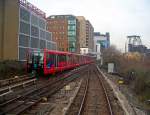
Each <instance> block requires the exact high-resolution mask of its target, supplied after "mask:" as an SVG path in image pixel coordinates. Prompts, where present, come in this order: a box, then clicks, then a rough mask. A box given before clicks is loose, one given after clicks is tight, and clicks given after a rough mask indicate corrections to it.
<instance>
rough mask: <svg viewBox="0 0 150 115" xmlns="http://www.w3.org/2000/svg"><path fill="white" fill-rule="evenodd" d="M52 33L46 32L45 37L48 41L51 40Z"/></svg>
mask: <svg viewBox="0 0 150 115" xmlns="http://www.w3.org/2000/svg"><path fill="white" fill-rule="evenodd" d="M51 36H52V34H51V33H49V32H46V39H47V40H48V41H51V40H52V37H51Z"/></svg>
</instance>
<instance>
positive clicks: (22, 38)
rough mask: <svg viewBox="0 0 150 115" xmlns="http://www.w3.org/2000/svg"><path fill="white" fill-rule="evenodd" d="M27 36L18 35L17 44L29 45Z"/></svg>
mask: <svg viewBox="0 0 150 115" xmlns="http://www.w3.org/2000/svg"><path fill="white" fill-rule="evenodd" d="M29 38H30V37H29V36H26V35H19V46H24V47H28V46H29Z"/></svg>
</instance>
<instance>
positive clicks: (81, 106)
mask: <svg viewBox="0 0 150 115" xmlns="http://www.w3.org/2000/svg"><path fill="white" fill-rule="evenodd" d="M86 82H87V83H86V88H85V92H84V96H83V99H82V102H81V105H80V109H79V111H78V115H80V114H81V112H82V110H83V106H84V103H85V99H86V95H87V92H88V86H89V78H87V81H86Z"/></svg>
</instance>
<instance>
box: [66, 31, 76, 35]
mask: <svg viewBox="0 0 150 115" xmlns="http://www.w3.org/2000/svg"><path fill="white" fill-rule="evenodd" d="M68 35H69V36H75V35H76V33H75V31H68Z"/></svg>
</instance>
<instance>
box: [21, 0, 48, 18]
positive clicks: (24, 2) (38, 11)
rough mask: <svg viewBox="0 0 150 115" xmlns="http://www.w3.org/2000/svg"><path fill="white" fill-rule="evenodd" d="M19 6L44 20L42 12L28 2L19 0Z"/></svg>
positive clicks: (44, 14) (44, 15) (44, 16)
mask: <svg viewBox="0 0 150 115" xmlns="http://www.w3.org/2000/svg"><path fill="white" fill-rule="evenodd" d="M19 3H20V5H22V6H24V7H26V8H28V9H30V10H32V11H33V12H35V13H36V14H37V15H40V16H41V17H43V18H46V13H45V12H43V11H42V10H40V9H39V8H37V7H36V6H34V5H33V4H31V3H30V2H28V1H27V0H19Z"/></svg>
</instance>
